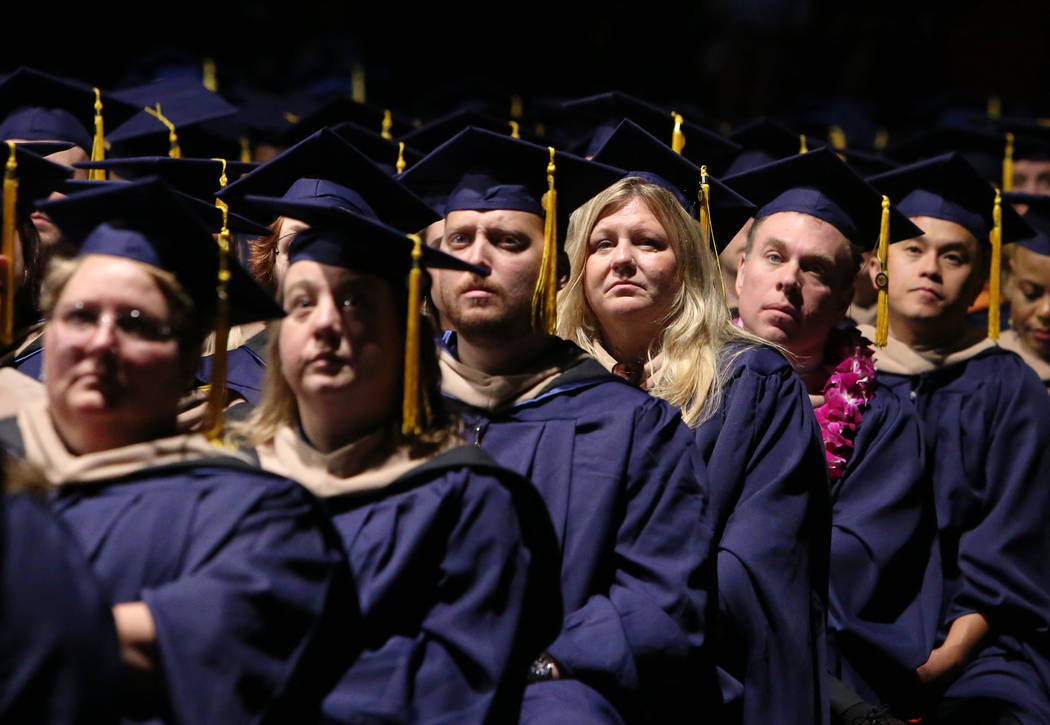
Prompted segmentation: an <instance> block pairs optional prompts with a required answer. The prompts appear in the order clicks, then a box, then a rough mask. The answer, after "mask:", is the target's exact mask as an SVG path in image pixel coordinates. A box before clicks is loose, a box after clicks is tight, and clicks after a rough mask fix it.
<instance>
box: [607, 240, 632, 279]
mask: <svg viewBox="0 0 1050 725" xmlns="http://www.w3.org/2000/svg"><path fill="white" fill-rule="evenodd" d="M612 267H613V270H614V271H615V272H616V273H617V274H622V275H626V276H630V275H632V274H634V271H635V269H636V268H637V265H636V263H635V259H634V247H632V246H631V244H630V242H627V241H625V240H620V241H619V242H617V244H616V247H615V248H614V249H613V253H612Z"/></svg>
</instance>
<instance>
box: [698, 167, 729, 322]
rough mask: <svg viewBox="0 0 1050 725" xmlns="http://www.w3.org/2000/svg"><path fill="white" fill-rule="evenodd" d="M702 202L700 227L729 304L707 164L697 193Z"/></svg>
mask: <svg viewBox="0 0 1050 725" xmlns="http://www.w3.org/2000/svg"><path fill="white" fill-rule="evenodd" d="M697 201H698V202H700V228H701V229H702V230H703V234H704V235H705V236H706V237H707V240H708V243H709V244H710V245H711V253H712V254H714V255H715V268H716V269H717V270H718V281H719V283H720V284H721V285H722V301H723V302H725V303H726V304H727V305H728V304H729V296H728V294H727V293H726V280H725V277H723V276H722V260H720V259H719V258H718V245H717V244H716V243H715V232H714V227H713V226H712V224H711V184H710V183H709V182H708V180H707V166H706V165H705V166H701V167H700V193H699V194H697Z"/></svg>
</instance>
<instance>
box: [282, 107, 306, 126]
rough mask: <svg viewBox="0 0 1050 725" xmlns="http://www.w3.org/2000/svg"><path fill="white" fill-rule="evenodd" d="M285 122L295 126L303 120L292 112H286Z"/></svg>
mask: <svg viewBox="0 0 1050 725" xmlns="http://www.w3.org/2000/svg"><path fill="white" fill-rule="evenodd" d="M284 120H285V121H287V122H288V123H290V124H292V125H293V126H294V125H295V124H297V123H299V121H300V120H302V119H300V118H299V116H298V115H296V114H294V113H292V112H291V111H285V112H284Z"/></svg>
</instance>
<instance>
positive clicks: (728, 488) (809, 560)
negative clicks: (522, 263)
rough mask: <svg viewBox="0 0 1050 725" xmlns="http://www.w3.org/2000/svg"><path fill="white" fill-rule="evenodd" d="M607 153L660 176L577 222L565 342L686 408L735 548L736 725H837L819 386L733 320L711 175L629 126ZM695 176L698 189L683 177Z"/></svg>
mask: <svg viewBox="0 0 1050 725" xmlns="http://www.w3.org/2000/svg"><path fill="white" fill-rule="evenodd" d="M624 133H626V134H628V135H626V136H624V135H621V134H624ZM641 133H644V132H641ZM649 138H650V139H651V138H652V137H649ZM664 149H666V152H667V153H664ZM668 154H671V156H669V155H668ZM595 160H598V161H602V162H604V163H606V164H610V165H614V166H618V167H619V168H627V169H637V168H645V169H649V171H646V172H631V175H630V176H628V177H626V178H624V179H622V180H620V181H618V182H616V183H615V184H613V185H612V186H610V187H608V188H607V189H605V190H604V191H602V192H600V193H599V194H598V195H596V196H595V197H594V198H592V199H591V200H590V201H588V202H587V203H586V204H584V205H583V206H581V207H580V208H579V209H577V210H576V212H575V213H574V214H573V216H572V219H571V221H570V224H569V232H568V238H567V242H566V252H567V254H568V256H569V260H570V265H571V269H572V274H571V276H570V279H569V283H568V284H567V285H566V287H565V289H564V291H563V292H562V294H561V295H560V297H559V300H558V320H559V322H558V334H559V335H561V336H562V337H565V338H567V339H569V340H572V341H573V342H575V343H576V344H578V345H580V346H581V347H583V348H584V349H585V350H587V351H589V352H590V353H591V354H592V355H594V356H595V357H596V358H597V359H598V360H599V361H601V362H602V363H603V364H604V365H605V366H606V367H607V368H609V369H610V370H612V371H613V372H617V373H619V374H622V375H624V376H625V377H627V378H628V379H629V380H631V381H633V382H635V383H636V384H638V385H641V386H643V387H645V389H647V390H648V391H649V392H650V393H651V394H653V395H656V396H658V397H661V398H663V399H665V400H667V401H668V402H670V403H673V404H674V405H676V406H678V407H679V408H680V409H681V411H682V418H683V420H684V421H685V422H686V423H687V424H688V425H689V426H690V427H691V428H692V429H693V431H694V435H695V438H696V442H697V444H698V446H697V447H698V451H699V453H700V455H701V456H702V457H703V460H704V463H705V464H706V466H707V470H708V473H709V478H710V489H709V491H708V499H709V512H710V520H711V523H712V526H713V527H714V528H715V532H716V536H718V538H719V542H720V543H719V551H718V584H719V610H720V616H721V617H722V621H721V622H720V624H719V625H717V626H716V627H714V628H713V631H715V632H716V633H717V635H716V648H717V659H718V664H719V666H720V668H721V670H722V672H721V675H722V676H721V683H722V689H723V698H724V700H725V702H726V713H725V715H726V720H727V721H729V722H779V723H807V725H808V724H810V723H814V722H822V720H823V719H824V717H825V716H824V714H823V713H824V710H825V706H824V695H823V688H822V685H821V673H822V671H823V666H822V658H823V654H822V649H823V646H824V645H823V618H824V611H823V606H824V598H825V594H824V592H825V590H826V586H827V556H828V555H827V541H828V529H829V521H828V508H827V475H826V472H825V469H824V456H823V451H822V447H821V439H820V430H819V428H818V427H817V422H816V419H815V418H814V416H813V410H812V408H811V406H810V404H809V400H808V398H807V396H806V391H805V389H804V388H803V386H802V383H801V381H800V380H799V379H798V377H797V376H796V375H795V374H794V372H793V370H792V369H791V366H790V365H789V364H788V362H787V360H786V359H784V357H783V356H782V355H780V354H779V353H778V352H777V351H776V350H775V349H773V348H771V347H770V346H768V345H766V344H764V343H762V342H761V341H760V340H759V339H757V338H755V337H752V336H751V335H749V334H747V333H744V332H743V331H741V330H739V329H737V328H736V327H735V325H734V324H733V321H732V320H731V319H730V316H729V311H728V308H727V307H726V304H725V299H724V297H723V293H722V289H721V280H720V275H719V272H718V267H717V263H716V261H715V257H714V254H713V253H712V251H711V249H710V245H709V241H708V239H707V238H706V235H705V234H704V232H703V230H702V227H701V225H700V224H699V223H698V221H697V220H696V219H695V218H693V217H691V216H690V214H689V213H688V212H687V211H686V208H685V206H684V205H685V204H688V201H687V198H688V197H687V195H686V194H685V193H683V189H688V188H690V187H692V188H694V189H695V188H696V187H695V183H696V180H699V178H700V169H699V168H696V167H695V166H692V165H691V164H689V162H688V161H686V160H684V159H681V157H679V156H678V155H677V154H674V152H672V151H671V150H670V149H669V148H666V147H664V146H663V145H662V144H660V143H659V142H658V141H656V140H655V139H652V140H651V141H650V140H649V139H646V138H645V137H644V136H642V135H640V133H639V132H638V131H636V130H633V129H629V128H628V129H625V128H621V129H620V130H618V132H617V134H614V136H613V137H612V138H611V139H610V141H609V142H608V144H607V145H606V147H603V149H602V150H601V151H600V152H599V153H598V154H597V155H596V156H595ZM654 172H655V173H654ZM683 178H691V179H693V182H692V184H689V183H688V182H686V183H682V182H681V181H679V183H675V181H672V179H674V180H681V179H683ZM715 188H716V193H720V195H721V196H723V197H726V196H728V195H729V194H730V193H731V192H729V191H728V189H725V188H724V187H715ZM716 211H717V209H716ZM732 231H733V230H730V236H731V234H732Z"/></svg>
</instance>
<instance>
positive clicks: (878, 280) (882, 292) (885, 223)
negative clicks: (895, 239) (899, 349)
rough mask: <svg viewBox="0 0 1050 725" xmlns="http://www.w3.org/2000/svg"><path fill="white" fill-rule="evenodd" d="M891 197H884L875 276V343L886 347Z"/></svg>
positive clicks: (887, 333) (888, 330) (888, 308)
mask: <svg viewBox="0 0 1050 725" xmlns="http://www.w3.org/2000/svg"><path fill="white" fill-rule="evenodd" d="M889 254H890V198H889V197H888V196H883V197H882V221H881V222H880V224H879V247H878V251H877V252H876V258H877V259H878V260H879V273H878V274H877V275H876V276H875V289H877V290H878V302H877V303H876V306H875V344H876V345H878V346H879V347H885V346H886V342H887V341H888V340H889V336H890V293H889V285H890V262H889Z"/></svg>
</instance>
